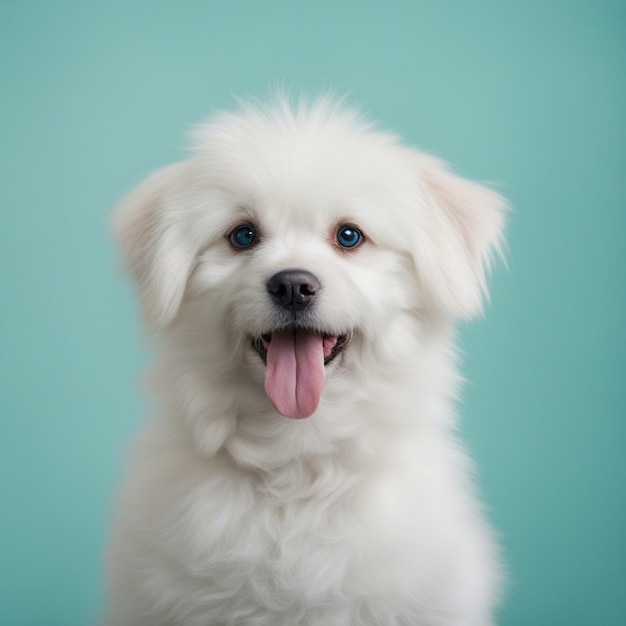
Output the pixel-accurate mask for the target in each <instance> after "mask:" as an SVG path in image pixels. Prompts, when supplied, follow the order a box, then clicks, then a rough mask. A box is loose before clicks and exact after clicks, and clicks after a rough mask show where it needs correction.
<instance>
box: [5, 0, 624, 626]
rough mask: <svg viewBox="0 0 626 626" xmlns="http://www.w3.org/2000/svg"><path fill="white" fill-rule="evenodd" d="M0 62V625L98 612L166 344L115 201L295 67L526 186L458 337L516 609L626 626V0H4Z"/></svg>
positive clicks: (463, 164)
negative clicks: (140, 290) (502, 256)
mask: <svg viewBox="0 0 626 626" xmlns="http://www.w3.org/2000/svg"><path fill="white" fill-rule="evenodd" d="M0 54H1V57H0V58H1V71H0V132H1V137H0V140H1V144H0V211H1V212H0V216H1V223H0V281H1V290H0V294H1V306H0V341H1V343H0V346H1V347H0V386H1V404H0V420H1V423H0V428H1V431H0V464H1V468H0V481H1V500H0V507H1V509H0V514H1V517H0V524H1V533H2V535H1V550H2V553H1V557H0V575H1V583H0V593H1V597H0V623H2V624H3V625H7V626H17V625H20V626H22V625H23V626H31V625H42V626H57V625H58V626H73V625H83V624H90V623H94V621H95V617H94V616H95V615H97V613H98V611H99V609H100V607H101V605H102V592H101V566H102V551H103V546H104V543H105V537H106V528H107V523H108V518H109V515H110V508H111V504H110V503H111V498H112V495H113V493H114V488H115V485H116V484H117V482H118V480H119V479H120V476H121V469H120V466H121V461H122V457H123V450H124V448H125V445H126V442H127V441H128V439H129V437H130V436H131V435H132V433H133V432H135V431H136V429H137V428H138V426H139V423H140V414H141V411H142V407H143V405H144V400H142V398H141V394H140V392H139V389H138V385H137V382H138V378H139V372H140V371H141V370H142V368H144V366H145V364H146V363H147V361H148V356H147V351H146V346H145V345H144V344H142V341H141V339H140V336H139V333H138V330H137V314H136V308H135V304H134V301H133V298H132V293H131V289H130V287H129V285H128V284H127V283H126V282H125V280H124V279H123V278H122V277H121V274H120V272H119V262H118V259H117V256H116V253H115V250H114V249H113V246H112V243H111V241H110V237H109V233H108V225H107V220H108V216H109V213H110V208H111V207H112V205H113V204H114V203H115V202H116V201H117V200H118V199H119V198H120V197H121V196H122V195H123V194H124V193H125V192H126V191H127V190H129V189H130V188H131V187H132V186H133V185H135V184H136V183H138V182H139V181H140V180H141V178H142V177H143V176H144V175H145V174H146V173H148V172H150V171H151V170H152V169H154V168H156V167H159V166H161V165H164V164H167V163H169V162H172V161H174V160H176V159H179V158H181V157H182V156H183V155H184V143H185V139H184V137H185V134H186V132H187V131H188V130H189V128H190V126H191V125H192V124H193V123H195V122H197V121H199V120H201V119H203V118H204V117H205V116H206V115H207V114H208V113H210V111H212V110H213V109H215V108H216V107H230V106H233V95H236V96H241V95H243V96H246V95H253V96H254V95H264V94H267V93H268V92H270V91H271V90H272V88H274V87H276V85H279V84H283V85H285V86H287V87H289V88H291V89H292V90H293V91H294V92H296V93H298V92H299V91H304V92H307V93H310V92H319V91H321V90H325V89H328V88H331V89H332V90H334V91H335V92H336V93H338V94H344V93H349V94H350V99H351V101H352V102H354V103H356V104H358V105H361V106H362V108H363V109H364V111H365V112H366V113H367V114H368V115H370V116H371V117H373V118H374V119H377V120H379V121H380V123H381V124H382V125H383V126H385V127H388V128H391V129H393V130H397V131H399V132H400V133H402V134H403V135H404V137H405V138H406V139H407V141H409V142H411V143H414V144H416V145H419V146H422V147H424V148H426V149H428V150H430V151H433V152H435V153H437V154H439V155H441V156H443V157H445V158H446V159H448V160H449V161H451V162H452V163H453V164H455V166H456V167H457V169H458V171H460V172H462V173H463V174H465V175H467V176H469V177H471V178H475V179H481V180H489V181H493V182H495V183H497V184H498V185H499V188H500V190H501V191H502V193H504V194H505V195H506V196H507V197H508V198H509V199H510V200H511V203H512V204H513V206H514V213H513V214H512V216H511V220H510V226H509V237H508V238H509V253H508V270H507V269H504V268H503V267H500V268H498V270H497V271H496V273H495V276H494V280H493V289H492V302H491V306H490V308H489V309H488V312H487V316H486V319H484V320H480V321H477V322H474V323H472V324H468V325H466V326H464V327H463V328H462V331H461V338H462V346H463V350H464V353H465V359H464V373H465V375H466V376H467V378H468V379H469V381H470V382H469V383H468V385H467V388H466V390H465V391H466V392H465V402H464V407H465V408H464V427H463V429H464V434H465V436H466V438H467V440H468V442H469V446H470V449H471V450H472V452H473V454H474V455H475V456H476V457H477V460H478V464H479V467H480V477H481V484H482V486H483V490H484V493H485V498H486V500H487V502H488V504H489V507H490V511H491V513H490V514H491V518H492V519H493V521H494V523H495V525H496V526H497V528H498V529H499V530H500V531H501V533H502V542H503V545H504V547H505V550H506V557H507V563H508V567H509V572H510V578H511V584H510V589H509V594H508V598H507V601H506V603H505V605H504V607H503V609H502V611H501V613H500V618H499V624H500V625H502V626H528V625H533V626H543V625H545V626H560V625H563V626H579V625H580V626H582V625H586V626H612V625H615V626H617V625H618V624H619V625H620V626H621V625H622V624H624V623H626V618H625V617H624V614H625V610H624V593H625V590H626V539H625V532H626V488H625V485H626V481H625V478H626V460H625V455H624V448H625V444H626V425H625V418H626V391H625V386H626V385H625V383H626V380H625V376H624V374H625V354H626V340H625V339H626V331H625V330H624V322H625V318H626V315H625V313H626V298H625V289H624V287H625V286H626V276H625V274H626V271H625V269H626V263H625V261H626V259H625V256H626V253H625V248H626V246H624V232H625V229H626V219H625V207H626V186H625V184H624V178H625V175H626V168H625V166H626V158H625V157H626V107H625V104H626V63H625V61H626V3H624V2H609V1H604V0H603V1H595V2H579V1H574V0H570V1H562V2H558V1H553V0H550V1H548V0H542V1H529V2H504V1H502V0H499V1H498V0H493V1H487V0H483V1H476V2H449V1H439V2H435V1H434V0H433V1H421V2H420V1H415V2H401V1H397V2H386V3H382V2H356V1H354V2H342V3H340V2H327V1H325V0H324V1H316V2H309V3H306V4H303V3H297V2H279V1H267V2H242V1H230V2H225V1H224V2H213V1H204V2H203V1H199V0H198V1H189V0H179V1H178V2H164V1H152V2H136V1H135V2H120V1H118V0H114V1H112V0H109V1H108V2H87V1H84V2H70V1H67V0H55V1H54V2H44V1H41V2H34V1H23V2H18V1H17V0H8V1H7V0H3V1H2V3H1V5H0ZM329 626H330V625H329Z"/></svg>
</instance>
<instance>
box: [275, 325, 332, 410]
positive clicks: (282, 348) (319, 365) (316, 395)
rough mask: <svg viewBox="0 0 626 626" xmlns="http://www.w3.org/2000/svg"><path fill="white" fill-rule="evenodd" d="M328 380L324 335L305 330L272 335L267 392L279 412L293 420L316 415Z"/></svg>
mask: <svg viewBox="0 0 626 626" xmlns="http://www.w3.org/2000/svg"><path fill="white" fill-rule="evenodd" d="M325 378H326V372H325V371H324V338H323V336H322V335H320V334H317V333H312V332H310V331H304V330H298V331H296V332H294V331H292V330H281V331H277V332H274V333H272V340H271V341H270V343H269V345H268V347H267V371H266V374H265V393H266V394H267V395H268V397H269V399H270V400H271V401H272V404H273V405H274V408H275V409H276V410H277V411H278V412H279V413H281V414H282V415H284V416H285V417H291V418H293V419H299V418H302V417H309V416H310V415H312V414H313V413H315V409H317V405H318V404H319V402H320V396H321V395H322V390H323V388H324V380H325Z"/></svg>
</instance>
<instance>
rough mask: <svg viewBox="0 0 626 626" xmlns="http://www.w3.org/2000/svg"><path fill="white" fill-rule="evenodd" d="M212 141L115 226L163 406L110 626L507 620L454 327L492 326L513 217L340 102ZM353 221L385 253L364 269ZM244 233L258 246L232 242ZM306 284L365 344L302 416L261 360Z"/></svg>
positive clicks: (341, 361)
mask: <svg viewBox="0 0 626 626" xmlns="http://www.w3.org/2000/svg"><path fill="white" fill-rule="evenodd" d="M194 140H195V141H194V149H193V152H192V154H191V156H190V158H189V159H188V160H186V161H184V162H181V163H177V164H175V165H171V166H169V167H166V168H164V169H162V170H160V171H158V172H156V173H155V174H154V175H152V176H151V177H150V178H148V179H147V180H146V181H145V182H143V183H142V184H141V185H140V186H139V187H138V188H137V189H136V190H134V191H133V192H131V193H130V194H129V195H128V197H127V198H126V199H125V200H124V201H123V202H122V204H121V206H120V207H119V208H118V210H117V212H116V215H115V231H116V234H117V237H118V240H119V244H120V247H121V249H122V251H123V254H124V256H125V259H126V262H127V265H128V268H129V270H130V272H131V273H132V275H133V277H134V280H135V281H136V284H137V288H138V294H139V299H140V302H141V307H142V311H143V315H144V319H145V324H146V325H147V328H148V329H149V330H150V331H151V332H153V333H154V334H155V335H156V337H157V344H156V351H157V356H158V360H157V366H156V368H155V370H154V372H153V375H152V378H151V381H152V389H153V392H154V394H155V395H156V397H157V398H158V400H159V406H160V410H159V412H158V416H155V417H154V418H153V419H152V420H151V421H150V422H149V425H148V427H147V429H146V431H145V432H144V433H143V434H142V435H141V436H140V437H139V439H138V441H137V442H136V444H135V446H134V448H133V455H132V463H131V468H130V476H129V479H128V482H127V484H126V486H125V489H124V491H123V495H122V497H121V502H120V511H119V515H118V518H117V521H116V524H115V528H114V532H113V537H112V542H111V548H110V554H109V571H108V578H109V587H110V607H109V612H108V618H107V619H108V621H107V623H108V624H110V625H111V626H159V625H162V626H165V625H171V626H173V625H185V626H235V625H236V626H304V625H306V626H366V625H368V626H371V625H378V626H400V625H402V626H408V625H420V626H427V625H428V626H435V625H437V626H443V625H447V626H487V625H489V624H492V623H493V609H494V606H495V604H496V603H497V599H498V596H499V591H500V584H501V572H500V567H499V558H498V550H497V547H496V545H495V542H494V539H493V536H492V532H491V530H490V528H489V527H488V525H487V523H486V522H485V520H484V517H483V513H482V507H481V504H480V503H479V500H478V498H477V496H476V493H475V489H474V486H473V484H472V479H471V474H472V469H471V468H472V466H471V463H470V462H469V461H468V458H467V457H466V455H465V453H464V451H463V448H462V447H461V446H460V445H459V442H458V441H457V439H456V436H455V423H456V417H455V411H454V407H453V405H454V401H455V395H456V392H457V388H458V385H459V380H460V379H459V376H458V374H457V371H456V356H455V348H454V322H455V319H458V318H469V317H471V316H473V315H475V314H477V313H479V312H480V310H481V298H482V296H483V295H484V294H485V277H486V273H487V271H488V266H489V262H490V259H491V257H492V253H493V252H496V251H497V250H498V249H499V245H500V242H501V236H502V229H503V215H504V207H505V203H504V201H503V200H502V198H501V197H499V196H498V195H497V194H496V193H494V192H493V191H491V190H489V189H487V188H485V187H483V186H480V185H478V184H475V183H473V182H470V181H467V180H464V179H462V178H459V177H457V176H456V175H454V174H452V173H451V172H450V171H449V170H448V169H447V167H446V166H445V165H444V164H443V163H442V162H440V161H438V160H437V159H435V158H433V157H431V156H428V155H425V154H422V153H420V152H417V151H414V150H412V149H409V148H407V147H405V146H403V145H402V144H401V143H400V142H399V141H398V140H397V139H396V138H395V137H394V136H392V135H390V134H387V133H383V132H380V131H378V130H376V129H375V128H373V127H372V126H371V125H370V124H367V123H365V122H364V121H363V120H362V119H361V118H360V117H359V116H358V115H356V114H355V113H353V112H352V111H351V110H349V109H347V108H346V107H344V106H342V105H339V104H336V103H333V102H332V101H331V100H329V99H321V100H318V101H316V102H314V103H312V104H311V103H309V104H300V105H298V106H295V107H291V106H290V105H288V104H287V103H285V102H284V101H280V102H278V103H275V104H272V105H270V106H250V105H242V108H241V110H240V111H238V112H237V113H223V114H219V115H217V116H215V117H214V118H212V120H210V121H209V122H208V123H207V124H205V125H202V126H200V127H199V128H198V129H197V132H196V133H195V137H194ZM346 223H347V224H351V225H354V226H357V227H359V228H360V229H361V230H362V231H363V233H364V234H365V236H366V240H365V241H364V243H363V244H362V245H360V246H358V247H356V248H355V249H353V250H343V249H341V248H340V246H339V245H338V244H337V241H336V232H337V229H338V227H339V226H340V225H342V224H346ZM238 224H253V225H254V226H255V227H256V228H257V233H258V242H257V243H256V245H254V246H252V247H250V248H247V249H240V250H237V249H235V248H234V247H233V246H232V245H231V243H230V242H229V233H231V232H232V230H233V228H234V227H236V226H237V225H238ZM289 268H302V269H306V270H308V271H310V272H312V273H314V274H315V275H316V276H317V277H318V279H319V281H320V284H321V290H320V293H319V303H318V304H319V305H318V306H317V307H316V309H315V318H314V323H315V325H316V327H317V328H318V329H319V330H324V331H325V332H328V333H333V334H341V333H348V334H349V335H350V337H351V339H350V341H349V344H348V345H347V347H346V349H345V350H344V351H343V352H342V353H341V354H340V355H339V356H338V357H337V358H335V359H334V360H333V361H332V362H331V363H329V364H328V365H327V366H326V371H327V380H326V385H325V388H324V392H323V395H322V397H321V401H320V405H319V407H318V409H317V411H316V412H315V413H314V414H313V415H312V416H311V417H309V418H308V419H299V420H295V419H289V418H287V417H284V416H282V415H280V414H278V413H277V412H276V410H274V408H273V407H272V404H271V403H270V400H269V399H268V397H267V395H266V393H265V392H264V385H263V379H264V370H265V365H264V363H263V360H262V358H260V356H259V354H257V352H256V351H255V350H253V348H252V345H251V337H257V336H260V335H262V334H263V333H267V332H268V330H271V329H272V328H273V327H274V325H276V319H277V318H276V306H275V305H274V304H273V303H272V301H271V298H270V297H269V296H268V292H267V288H266V283H267V281H268V279H269V278H270V277H271V276H272V275H274V274H275V273H276V272H278V271H280V270H284V269H289ZM309 323H310V322H309Z"/></svg>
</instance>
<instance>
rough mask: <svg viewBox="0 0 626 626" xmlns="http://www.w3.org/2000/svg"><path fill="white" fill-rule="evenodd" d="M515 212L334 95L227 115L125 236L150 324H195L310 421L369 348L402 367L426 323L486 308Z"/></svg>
mask: <svg viewBox="0 0 626 626" xmlns="http://www.w3.org/2000/svg"><path fill="white" fill-rule="evenodd" d="M503 209H504V202H503V200H502V198H501V197H500V196H498V195H497V194H496V193H494V192H493V191H491V190H489V189H487V188H485V187H483V186H480V185H478V184H475V183H473V182H470V181H467V180H464V179H462V178H459V177H457V176H455V175H454V174H452V173H450V171H449V170H448V169H447V168H446V166H445V165H444V164H443V163H441V162H440V161H438V160H437V159H435V158H433V157H431V156H428V155H425V154H422V153H419V152H416V151H414V150H411V149H409V148H407V147H404V146H403V145H401V144H400V143H399V142H398V141H397V140H396V138H395V137H393V136H392V135H389V134H386V133H382V132H380V131H377V130H375V129H374V128H372V127H371V126H370V125H368V124H366V123H364V122H363V121H362V120H361V119H360V118H359V117H358V116H357V115H355V114H354V113H353V112H351V111H350V110H347V109H345V108H342V107H340V106H337V105H335V104H333V103H331V102H329V101H328V100H321V101H319V102H317V103H315V104H313V105H310V106H304V105H302V106H300V107H298V108H296V109H291V108H290V107H289V106H287V105H286V104H284V103H283V104H279V105H277V106H273V107H268V108H262V107H261V108H253V107H248V106H244V107H243V109H242V110H241V111H240V112H238V113H235V114H221V115H218V116H216V117H215V118H213V120H212V121H210V122H209V123H208V124H206V125H204V126H201V127H200V128H199V129H198V130H197V132H196V135H195V149H194V152H193V154H192V156H191V157H190V158H189V160H187V161H184V162H181V163H177V164H175V165H172V166H169V167H167V168H165V169H163V170H161V171H158V172H157V173H155V174H154V175H153V176H151V177H150V178H148V179H147V180H146V181H145V182H144V183H142V184H141V185H140V186H139V187H138V188H137V189H136V190H134V191H133V192H131V193H130V194H129V195H128V196H127V198H126V199H125V200H124V201H123V202H122V204H121V206H120V207H119V209H118V211H117V214H116V219H115V229H116V233H117V236H118V239H119V242H120V244H121V247H122V250H123V252H124V254H125V257H126V259H127V263H128V266H129V268H130V271H131V272H132V274H133V276H134V278H135V281H136V283H137V286H138V291H139V297H140V302H141V306H142V310H143V314H144V317H145V320H146V323H147V325H148V326H149V328H151V329H156V330H159V331H161V332H164V333H165V334H167V333H176V332H177V333H178V336H180V335H181V332H180V331H181V329H184V330H183V333H182V334H184V336H185V337H187V340H188V350H191V351H193V350H194V349H198V350H199V351H200V352H201V350H200V348H198V346H202V345H203V344H204V345H205V346H207V350H209V351H210V350H212V351H213V355H212V359H213V360H215V359H217V360H222V367H223V368H228V367H230V368H239V369H240V370H241V371H242V372H244V373H245V375H250V374H251V375H252V377H253V378H254V377H256V380H257V381H258V382H260V378H262V379H263V380H264V388H265V391H266V393H267V395H268V397H269V398H270V400H271V402H272V404H273V405H274V407H275V408H276V410H277V411H278V412H279V413H282V414H283V415H286V416H288V417H294V418H299V417H307V416H309V415H311V414H312V413H313V412H315V410H316V408H317V406H318V403H319V401H320V397H321V395H322V390H323V388H324V383H325V379H326V377H327V376H331V375H335V374H336V372H341V371H345V370H346V369H349V368H350V367H359V363H361V364H362V362H363V358H362V357H363V353H364V351H369V352H370V353H371V355H372V358H371V359H369V362H372V361H378V362H379V363H381V364H382V365H383V366H384V365H385V364H391V363H393V361H394V358H395V357H394V355H401V354H405V352H406V346H408V345H411V342H412V341H413V339H412V338H411V337H412V336H413V335H415V333H416V328H418V329H419V324H420V323H426V322H425V320H437V321H439V322H441V321H442V320H451V319H453V318H456V317H465V318H467V317H470V316H472V315H474V314H476V313H478V312H479V311H480V309H481V300H482V296H483V295H484V293H485V274H486V271H487V269H488V266H489V262H490V259H491V255H492V253H493V251H495V250H498V248H499V244H500V240H501V233H502V227H503ZM419 320H422V321H421V322H420V321H419ZM416 324H417V326H416ZM172 329H174V330H172ZM189 338H191V339H189ZM209 346H210V347H209ZM361 366H362V365H361Z"/></svg>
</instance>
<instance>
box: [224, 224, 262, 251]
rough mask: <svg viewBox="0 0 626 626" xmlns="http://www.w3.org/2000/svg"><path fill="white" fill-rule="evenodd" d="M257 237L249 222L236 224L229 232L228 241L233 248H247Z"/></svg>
mask: <svg viewBox="0 0 626 626" xmlns="http://www.w3.org/2000/svg"><path fill="white" fill-rule="evenodd" d="M256 239H257V235H256V230H255V229H254V227H253V226H250V225H249V224H242V225H241V226H237V227H236V228H235V230H233V231H232V232H231V233H230V241H231V243H232V244H233V246H235V248H249V247H250V246H251V245H253V244H254V242H255V241H256Z"/></svg>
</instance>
